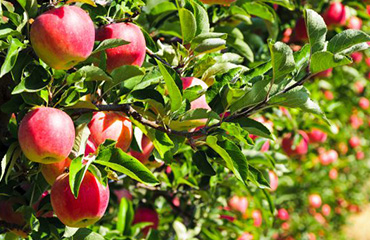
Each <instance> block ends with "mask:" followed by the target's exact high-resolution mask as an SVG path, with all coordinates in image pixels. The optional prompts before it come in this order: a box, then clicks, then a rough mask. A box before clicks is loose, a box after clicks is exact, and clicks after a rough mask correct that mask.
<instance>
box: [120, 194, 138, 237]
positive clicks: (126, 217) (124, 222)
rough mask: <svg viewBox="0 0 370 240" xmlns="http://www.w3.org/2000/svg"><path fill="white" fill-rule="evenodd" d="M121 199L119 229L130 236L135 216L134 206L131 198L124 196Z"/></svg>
mask: <svg viewBox="0 0 370 240" xmlns="http://www.w3.org/2000/svg"><path fill="white" fill-rule="evenodd" d="M120 201H121V203H120V204H119V209H118V216H117V230H118V231H119V232H120V233H122V234H123V235H126V236H128V235H129V234H130V228H131V224H132V220H133V218H134V208H133V206H132V202H131V201H130V200H129V199H127V198H125V197H123V198H121V199H120Z"/></svg>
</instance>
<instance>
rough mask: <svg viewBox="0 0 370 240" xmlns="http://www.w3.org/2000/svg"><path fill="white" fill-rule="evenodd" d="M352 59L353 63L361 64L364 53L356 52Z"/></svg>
mask: <svg viewBox="0 0 370 240" xmlns="http://www.w3.org/2000/svg"><path fill="white" fill-rule="evenodd" d="M351 58H352V60H353V62H355V63H360V62H361V61H362V53H360V52H354V53H352V54H351Z"/></svg>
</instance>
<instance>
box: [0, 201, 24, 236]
mask: <svg viewBox="0 0 370 240" xmlns="http://www.w3.org/2000/svg"><path fill="white" fill-rule="evenodd" d="M15 204H22V202H21V201H20V200H19V199H16V198H9V199H6V200H0V209H1V211H0V221H4V222H6V223H8V224H14V225H16V226H18V227H19V228H22V227H24V226H25V225H26V221H25V219H24V216H23V214H22V213H20V212H17V211H14V209H13V205H15ZM2 230H4V229H2ZM9 231H11V232H12V233H14V234H16V235H17V236H19V237H22V238H28V234H27V233H26V232H24V231H22V230H20V229H16V228H14V229H9ZM17 239H18V238H17Z"/></svg>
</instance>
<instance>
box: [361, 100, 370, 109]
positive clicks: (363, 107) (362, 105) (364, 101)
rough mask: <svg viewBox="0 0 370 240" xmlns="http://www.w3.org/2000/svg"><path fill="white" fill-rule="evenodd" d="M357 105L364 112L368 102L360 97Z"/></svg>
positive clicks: (368, 104)
mask: <svg viewBox="0 0 370 240" xmlns="http://www.w3.org/2000/svg"><path fill="white" fill-rule="evenodd" d="M358 105H359V106H360V108H362V109H364V110H366V109H368V108H369V106H370V102H369V100H368V99H367V98H365V97H362V98H360V101H359V102H358Z"/></svg>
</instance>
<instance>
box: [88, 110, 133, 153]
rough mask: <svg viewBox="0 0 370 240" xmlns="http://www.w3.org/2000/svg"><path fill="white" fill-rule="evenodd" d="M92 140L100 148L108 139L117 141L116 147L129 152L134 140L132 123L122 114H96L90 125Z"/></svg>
mask: <svg viewBox="0 0 370 240" xmlns="http://www.w3.org/2000/svg"><path fill="white" fill-rule="evenodd" d="M88 127H89V129H90V133H91V134H90V140H91V142H92V143H94V144H95V146H99V145H100V144H102V143H104V141H105V140H107V139H112V140H114V141H117V144H116V147H118V148H121V149H122V150H123V151H127V149H128V148H129V147H130V144H131V140H132V124H131V121H130V120H129V119H128V118H127V117H126V116H125V115H123V114H122V113H115V112H95V113H94V115H93V117H92V119H91V121H90V123H89V124H88Z"/></svg>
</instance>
